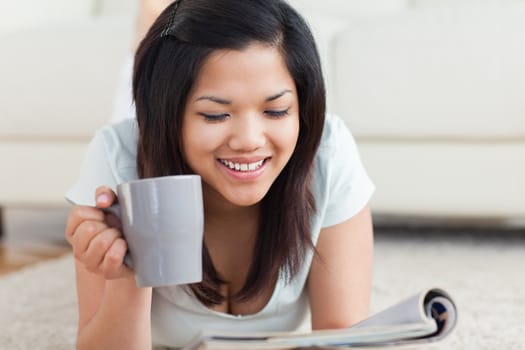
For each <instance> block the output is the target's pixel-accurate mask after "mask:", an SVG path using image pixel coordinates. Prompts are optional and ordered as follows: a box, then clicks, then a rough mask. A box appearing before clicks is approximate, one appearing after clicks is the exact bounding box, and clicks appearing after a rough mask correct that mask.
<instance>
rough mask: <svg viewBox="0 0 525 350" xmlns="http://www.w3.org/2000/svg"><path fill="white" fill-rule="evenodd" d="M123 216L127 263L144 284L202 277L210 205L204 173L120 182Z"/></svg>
mask: <svg viewBox="0 0 525 350" xmlns="http://www.w3.org/2000/svg"><path fill="white" fill-rule="evenodd" d="M117 196H118V204H115V205H113V206H112V207H110V208H108V209H107V211H109V212H112V213H114V214H116V215H117V216H119V217H120V220H121V222H122V233H123V235H124V239H125V240H126V242H127V244H128V249H129V251H128V254H127V256H126V260H125V262H126V264H127V265H129V266H130V267H131V268H133V270H134V271H135V279H136V283H137V286H138V287H160V286H169V285H177V284H186V283H195V282H200V281H201V280H202V240H203V231H204V210H203V202H202V187H201V178H200V176H198V175H176V176H165V177H156V178H147V179H140V180H135V181H131V182H126V183H122V184H119V185H118V186H117Z"/></svg>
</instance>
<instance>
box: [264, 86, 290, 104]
mask: <svg viewBox="0 0 525 350" xmlns="http://www.w3.org/2000/svg"><path fill="white" fill-rule="evenodd" d="M289 92H292V90H288V89H287V90H283V91H281V92H279V93H277V94H275V95H272V96H270V97H268V98H267V99H266V100H265V101H266V102H271V101H275V100H277V99H278V98H279V97H281V96H283V95H284V94H287V93H289Z"/></svg>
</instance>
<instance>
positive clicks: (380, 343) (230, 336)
mask: <svg viewBox="0 0 525 350" xmlns="http://www.w3.org/2000/svg"><path fill="white" fill-rule="evenodd" d="M456 320H457V310H456V306H455V304H454V301H453V300H452V298H451V297H450V296H449V294H448V293H446V292H445V291H444V290H442V289H439V288H432V289H427V290H424V291H421V292H420V293H417V294H415V295H413V296H411V297H409V298H407V299H405V300H403V301H401V302H399V303H398V304H395V305H393V306H391V307H389V308H387V309H385V310H383V311H381V312H378V313H377V314H374V315H372V316H370V317H369V318H367V319H366V320H364V321H362V322H360V323H358V324H356V325H354V326H352V327H350V328H343V329H331V330H314V331H312V332H308V333H293V332H268V333H264V332H259V333H246V332H242V333H241V332H239V333H235V332H227V333H225V332H220V333H219V332H203V333H201V334H200V335H199V336H198V337H196V338H195V339H193V340H192V341H190V342H189V343H188V344H187V345H186V346H185V347H184V348H183V350H215V349H217V350H218V349H222V350H226V349H229V350H235V349H268V350H280V349H282V350H285V349H308V348H310V349H313V348H315V349H319V350H320V349H344V348H351V349H354V348H367V349H371V348H374V347H379V348H384V347H404V346H407V345H415V344H419V345H421V344H424V343H429V342H435V341H438V340H441V339H442V338H443V337H445V336H447V335H448V334H449V333H450V332H451V331H452V330H453V329H454V327H455V325H456Z"/></svg>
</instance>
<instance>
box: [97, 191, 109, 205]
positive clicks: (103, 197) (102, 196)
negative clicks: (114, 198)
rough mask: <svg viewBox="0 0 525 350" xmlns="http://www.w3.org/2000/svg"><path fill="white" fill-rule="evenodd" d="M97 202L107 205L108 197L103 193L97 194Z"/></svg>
mask: <svg viewBox="0 0 525 350" xmlns="http://www.w3.org/2000/svg"><path fill="white" fill-rule="evenodd" d="M97 201H98V202H103V203H107V202H109V196H108V195H107V194H105V193H102V194H99V195H98V197H97Z"/></svg>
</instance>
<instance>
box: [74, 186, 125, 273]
mask: <svg viewBox="0 0 525 350" xmlns="http://www.w3.org/2000/svg"><path fill="white" fill-rule="evenodd" d="M116 199H117V196H116V195H115V193H114V192H113V191H112V190H111V189H110V188H109V187H99V188H97V191H96V205H97V207H89V206H74V207H73V209H71V212H70V213H69V217H68V220H67V225H66V239H67V241H68V242H69V243H70V244H71V246H72V247H73V254H74V256H75V258H76V260H77V261H78V263H79V264H80V265H82V266H83V267H84V268H85V269H86V270H88V271H89V272H91V273H94V274H97V275H99V276H101V277H103V278H104V279H106V280H111V279H118V278H133V276H134V274H133V271H132V270H131V269H130V268H129V267H127V266H126V265H124V256H125V255H126V251H127V249H128V247H127V244H126V241H125V240H124V239H123V237H122V232H121V231H120V220H119V219H118V218H116V217H115V216H114V215H112V214H106V213H105V212H104V211H103V210H102V209H100V208H107V207H109V206H111V205H112V204H113V203H114V202H115V201H116Z"/></svg>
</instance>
